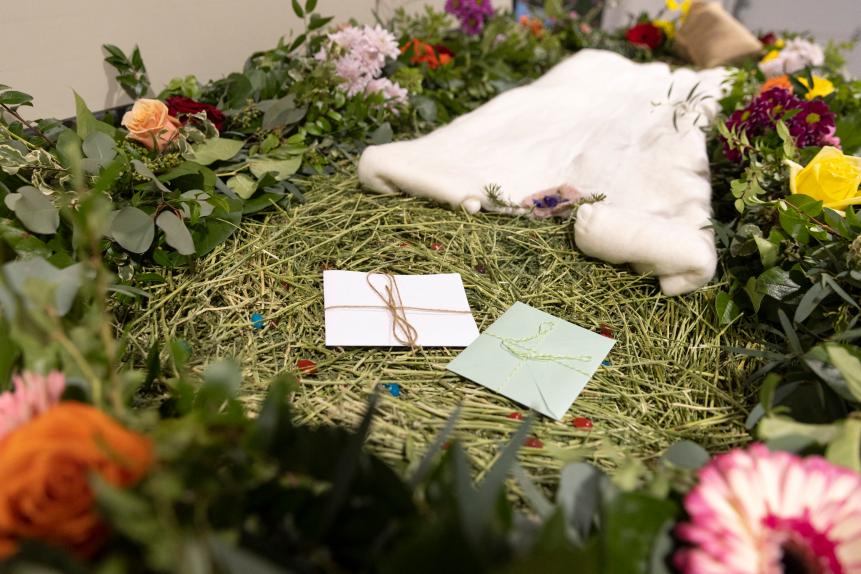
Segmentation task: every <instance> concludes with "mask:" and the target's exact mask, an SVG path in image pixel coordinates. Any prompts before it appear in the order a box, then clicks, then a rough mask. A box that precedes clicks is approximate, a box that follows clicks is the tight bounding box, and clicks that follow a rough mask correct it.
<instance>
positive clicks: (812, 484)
mask: <svg viewBox="0 0 861 574" xmlns="http://www.w3.org/2000/svg"><path fill="white" fill-rule="evenodd" d="M699 479H700V482H699V485H698V486H696V487H695V488H694V489H693V490H691V492H690V493H689V494H688V496H687V498H685V509H686V510H687V511H688V514H689V516H690V522H688V523H685V524H681V525H680V526H679V527H678V530H677V534H678V536H679V538H681V539H682V540H684V541H686V542H689V543H691V544H692V545H693V546H692V547H690V548H685V549H683V550H680V551H679V552H678V553H677V554H676V556H675V562H676V566H677V567H678V568H679V570H681V571H682V572H684V573H685V574H718V573H721V574H725V573H730V572H731V573H733V574H782V573H788V572H800V573H811V574H849V573H852V572H861V477H859V475H858V474H856V473H854V472H852V471H850V470H848V469H845V468H841V467H837V466H835V465H833V464H831V463H829V462H828V461H826V460H825V459H823V458H821V457H809V458H804V459H803V458H800V457H798V456H796V455H793V454H790V453H786V452H770V451H769V450H768V449H767V448H765V447H764V446H763V445H753V446H751V447H750V448H748V449H747V450H734V451H732V452H729V453H727V454H725V455H721V456H718V457H716V458H715V459H714V460H713V461H712V462H711V463H709V464H708V465H707V466H706V467H704V468H703V469H702V470H701V471H700V474H699Z"/></svg>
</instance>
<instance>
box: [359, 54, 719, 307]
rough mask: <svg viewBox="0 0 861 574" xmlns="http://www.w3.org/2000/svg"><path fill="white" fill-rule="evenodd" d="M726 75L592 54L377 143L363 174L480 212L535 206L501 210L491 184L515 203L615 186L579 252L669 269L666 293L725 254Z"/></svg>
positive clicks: (594, 210)
mask: <svg viewBox="0 0 861 574" xmlns="http://www.w3.org/2000/svg"><path fill="white" fill-rule="evenodd" d="M725 77H726V71H725V70H724V69H714V70H706V71H701V72H695V71H692V70H689V69H677V70H671V69H670V68H669V67H668V66H667V65H665V64H660V63H652V64H637V63H634V62H631V61H630V60H627V59H625V58H623V57H622V56H619V55H617V54H614V53H611V52H604V51H599V50H584V51H582V52H579V53H578V54H577V55H575V56H572V57H571V58H569V59H568V60H566V61H564V62H562V63H561V64H559V65H558V66H556V67H555V68H553V69H552V70H551V71H550V72H548V73H547V74H545V75H544V76H543V77H541V78H540V79H538V80H536V81H535V82H533V83H532V84H530V85H528V86H525V87H522V88H517V89H514V90H510V91H508V92H506V93H504V94H502V95H500V96H498V97H496V98H495V99H493V100H491V101H490V102H488V103H487V104H485V105H483V106H482V107H480V108H479V109H477V110H475V111H473V112H471V113H469V114H466V115H464V116H461V117H460V118H458V119H456V120H455V121H453V122H452V123H451V124H449V125H447V126H444V127H442V128H440V129H438V130H436V131H434V132H433V133H431V134H429V135H426V136H424V137H420V138H418V139H415V140H412V141H405V142H396V143H391V144H387V145H382V146H373V147H369V148H368V149H367V150H366V151H365V153H364V154H363V155H362V158H361V160H360V162H359V179H360V181H361V182H362V183H363V184H364V185H365V186H367V187H369V188H370V189H372V190H374V191H377V192H380V193H397V192H399V191H402V192H406V193H409V194H413V195H418V196H423V197H429V198H433V199H436V200H438V201H441V202H444V203H448V204H450V205H451V206H452V207H455V208H458V207H462V208H463V209H465V210H467V211H469V212H471V213H474V212H476V211H478V210H479V209H482V208H484V209H487V210H495V211H505V212H509V213H514V212H525V211H526V209H525V208H518V207H515V208H512V207H504V206H500V204H499V203H498V202H496V201H493V200H492V199H491V198H490V197H489V196H488V193H487V190H488V188H489V186H498V189H499V192H498V195H499V198H500V199H502V200H503V201H504V202H506V203H507V204H509V205H516V206H521V205H523V206H532V205H533V204H534V202H535V200H536V198H537V199H538V201H539V204H538V205H542V207H543V204H542V203H541V197H544V194H551V195H553V196H554V197H556V198H557V200H558V199H560V198H561V199H562V200H563V203H564V200H566V199H567V200H569V201H572V202H573V201H575V200H576V199H577V198H586V197H590V196H594V195H599V194H600V195H604V196H606V198H605V199H604V200H602V201H600V202H598V203H594V204H588V205H583V206H581V207H580V208H579V210H578V212H577V220H576V223H575V241H576V244H577V247H578V248H579V249H580V250H581V251H583V252H584V253H586V254H587V255H590V256H593V257H597V258H599V259H603V260H605V261H608V262H610V263H630V264H631V265H633V267H634V269H635V270H637V271H638V272H640V273H647V274H652V275H656V276H658V278H659V279H660V284H661V288H662V290H663V291H664V293H666V294H668V295H677V294H681V293H687V292H689V291H693V290H694V289H697V288H698V287H701V286H702V285H704V284H706V283H707V282H708V281H709V280H710V279H711V278H712V276H713V275H714V271H715V266H716V261H717V256H716V253H715V246H714V234H713V232H712V230H711V229H710V228H709V218H710V215H711V185H710V183H709V162H708V157H707V154H706V146H705V135H704V133H703V128H704V127H706V126H707V125H708V124H709V122H710V121H711V120H712V119H713V117H714V115H715V114H716V112H717V108H718V105H717V101H718V100H719V98H720V95H721V90H722V85H721V84H722V83H723V80H724V79H725ZM556 190H559V191H556ZM557 200H553V201H554V203H555V202H556V201H557ZM548 211H549V210H546V209H536V210H535V212H536V213H542V212H545V213H546V212H548ZM550 211H553V210H550Z"/></svg>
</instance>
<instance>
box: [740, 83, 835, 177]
mask: <svg viewBox="0 0 861 574" xmlns="http://www.w3.org/2000/svg"><path fill="white" fill-rule="evenodd" d="M790 111H795V115H793V116H792V117H791V118H789V119H788V120H786V126H787V127H788V128H789V133H790V134H792V139H793V140H795V145H797V146H798V147H810V146H822V145H830V146H834V147H839V146H840V140H839V139H838V138H837V137H836V136H835V135H834V134H835V131H836V129H837V128H836V124H835V123H834V113H833V112H832V111H831V109H830V108H829V107H828V104H826V103H825V102H823V101H822V100H820V99H816V100H812V101H806V100H802V99H800V98H799V97H797V96H795V95H793V94H792V93H791V92H790V91H789V90H786V89H784V88H780V87H777V88H772V89H770V90H768V91H766V92H763V93H761V94H760V95H758V96H757V97H756V98H754V100H753V101H752V102H751V103H750V104H749V105H748V106H747V107H744V108H742V109H740V110H736V111H735V112H733V114H732V115H731V116H730V117H729V120H727V122H726V127H727V128H729V130H730V131H735V132H737V133H740V132H744V133H746V134H747V137H748V138H753V137H756V136H759V135H762V134H764V133H766V132H768V131H771V130H774V129H775V126H776V124H777V122H778V120H781V119H783V117H784V116H785V115H786V114H787V113H788V112H790ZM724 148H725V151H726V155H727V157H728V158H729V159H730V160H731V161H741V151H740V150H738V149H736V148H734V147H730V146H729V142H726V141H724Z"/></svg>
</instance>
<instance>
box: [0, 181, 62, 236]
mask: <svg viewBox="0 0 861 574" xmlns="http://www.w3.org/2000/svg"><path fill="white" fill-rule="evenodd" d="M18 195H19V197H18V198H17V199H14V200H12V201H13V203H14V211H15V215H16V216H17V217H18V219H20V220H21V223H23V224H24V227H26V228H27V229H28V230H30V231H32V232H33V233H41V234H45V235H47V234H51V233H56V232H57V229H59V228H60V212H59V210H57V208H56V207H54V203H53V202H52V201H51V200H50V199H49V198H48V197H47V196H45V194H44V193H42V192H41V191H39V190H38V189H36V188H35V187H31V186H24V187H21V188H18ZM6 205H7V207H9V204H8V203H7V204H6Z"/></svg>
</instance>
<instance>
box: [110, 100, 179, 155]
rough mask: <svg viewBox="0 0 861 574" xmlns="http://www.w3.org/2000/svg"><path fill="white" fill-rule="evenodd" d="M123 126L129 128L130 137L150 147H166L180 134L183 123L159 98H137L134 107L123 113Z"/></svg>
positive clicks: (159, 148)
mask: <svg viewBox="0 0 861 574" xmlns="http://www.w3.org/2000/svg"><path fill="white" fill-rule="evenodd" d="M122 124H123V126H125V128H126V129H127V130H129V139H130V140H134V141H136V142H139V143H140V144H142V145H144V146H146V147H147V148H148V149H155V148H158V150H159V151H164V148H166V147H167V146H168V144H169V143H170V142H172V141H173V140H174V139H175V138H176V136H178V135H179V127H180V126H181V125H182V123H181V122H180V121H179V120H178V119H176V118H175V117H172V116H171V115H170V114H168V110H167V106H166V105H165V104H164V102H160V101H159V100H149V99H146V98H143V99H140V100H137V101H136V102H135V105H134V106H132V109H131V110H129V111H127V112H126V113H125V114H124V115H123V121H122Z"/></svg>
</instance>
